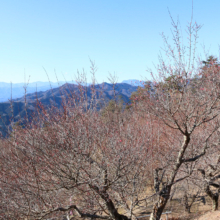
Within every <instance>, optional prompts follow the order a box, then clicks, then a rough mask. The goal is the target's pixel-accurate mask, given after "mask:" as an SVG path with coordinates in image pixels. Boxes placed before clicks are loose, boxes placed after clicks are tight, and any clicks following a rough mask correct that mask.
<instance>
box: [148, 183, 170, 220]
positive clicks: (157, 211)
mask: <svg viewBox="0 0 220 220" xmlns="http://www.w3.org/2000/svg"><path fill="white" fill-rule="evenodd" d="M170 190H171V186H165V187H164V188H163V189H162V190H161V192H160V195H159V200H158V202H156V203H155V204H154V207H153V211H152V213H151V216H150V219H149V220H160V217H161V215H162V213H163V210H164V208H165V206H166V204H167V202H168V200H169V196H170Z"/></svg>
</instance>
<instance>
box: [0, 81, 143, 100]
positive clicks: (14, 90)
mask: <svg viewBox="0 0 220 220" xmlns="http://www.w3.org/2000/svg"><path fill="white" fill-rule="evenodd" d="M65 83H71V84H76V85H77V82H75V81H68V82H65V81H59V82H40V81H38V82H32V83H28V85H27V90H26V93H27V94H29V93H35V92H36V91H38V92H44V91H47V90H50V89H51V88H52V89H55V88H58V87H60V86H62V85H64V84H65ZM121 83H127V84H129V85H132V86H143V81H142V82H141V81H139V80H136V79H129V80H123V81H122V82H121ZM88 85H90V84H88ZM24 87H25V84H24V83H12V84H11V83H5V82H0V102H7V101H8V100H10V99H11V96H12V99H14V100H16V99H17V98H21V97H22V96H24V93H25V90H24Z"/></svg>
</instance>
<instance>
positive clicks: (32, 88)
mask: <svg viewBox="0 0 220 220" xmlns="http://www.w3.org/2000/svg"><path fill="white" fill-rule="evenodd" d="M65 83H66V82H64V81H61V82H56V83H54V82H51V83H50V82H40V81H39V82H33V83H28V85H27V91H26V92H27V93H34V92H36V91H47V90H49V89H51V87H52V88H57V87H59V86H62V85H63V84H65ZM68 83H74V84H77V83H76V82H68ZM24 87H25V83H12V84H11V83H5V82H0V102H6V101H8V100H10V99H11V96H12V99H16V98H20V97H22V96H23V95H24V93H25V90H24Z"/></svg>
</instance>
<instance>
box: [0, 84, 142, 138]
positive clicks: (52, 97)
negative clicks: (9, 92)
mask: <svg viewBox="0 0 220 220" xmlns="http://www.w3.org/2000/svg"><path fill="white" fill-rule="evenodd" d="M4 86H5V88H8V87H7V86H8V85H4ZM29 86H30V85H29ZM47 86H48V85H44V83H41V84H40V86H39V88H44V89H46V88H47ZM53 86H54V85H53ZM0 87H1V84H0ZM3 88H4V87H3ZM15 88H16V86H15ZM17 88H18V89H21V86H20V87H19V85H17ZM29 88H34V86H33V85H32V87H31V86H30V87H29ZM49 88H50V85H49ZM137 88H138V87H137V86H133V85H130V84H127V83H117V84H116V85H115V94H116V96H117V98H118V99H121V100H123V101H124V103H128V102H129V100H130V96H131V94H132V93H133V92H135V91H137ZM82 89H83V90H84V91H85V92H86V95H87V97H88V100H91V98H92V93H93V90H92V87H91V86H88V87H86V86H83V87H82ZM0 91H1V88H0ZM19 91H20V90H19ZM35 91H36V89H35ZM95 91H96V95H97V97H99V92H100V93H101V92H102V99H101V98H100V100H99V102H100V103H101V102H103V100H105V101H106V102H108V101H109V100H111V99H113V98H114V91H113V85H112V84H109V83H102V84H98V85H95ZM79 93H80V92H79V87H78V85H76V84H70V83H65V84H63V85H61V86H60V87H57V88H53V89H47V90H46V91H39V92H34V93H28V94H27V95H26V97H25V96H24V95H23V96H21V97H19V98H16V99H13V102H12V103H10V102H9V101H7V102H2V103H0V116H1V119H0V128H1V130H2V131H3V134H4V135H5V134H6V132H5V130H6V129H7V126H8V125H10V123H11V119H12V118H14V121H15V122H16V121H18V120H19V119H20V118H25V117H26V112H27V114H28V115H31V113H32V112H34V111H35V109H36V99H37V100H38V101H40V102H41V103H42V104H43V105H44V106H45V107H47V106H50V105H51V104H52V105H56V106H57V107H58V108H59V107H60V106H61V103H62V101H63V100H64V99H68V97H70V96H74V97H75V98H76V96H77V95H79ZM25 99H26V104H27V107H25ZM12 116H14V117H12Z"/></svg>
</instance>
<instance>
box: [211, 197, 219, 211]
mask: <svg viewBox="0 0 220 220" xmlns="http://www.w3.org/2000/svg"><path fill="white" fill-rule="evenodd" d="M211 199H212V211H216V210H218V195H216V194H215V196H214V197H213V198H211Z"/></svg>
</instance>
